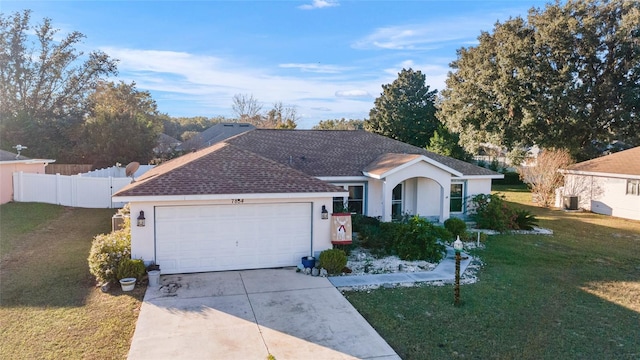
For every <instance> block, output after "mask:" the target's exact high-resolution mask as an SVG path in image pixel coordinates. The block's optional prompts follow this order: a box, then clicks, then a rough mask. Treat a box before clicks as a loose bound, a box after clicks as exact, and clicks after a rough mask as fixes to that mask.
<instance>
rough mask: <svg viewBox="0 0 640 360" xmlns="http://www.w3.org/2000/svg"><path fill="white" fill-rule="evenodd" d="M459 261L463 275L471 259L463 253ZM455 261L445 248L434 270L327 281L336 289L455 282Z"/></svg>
mask: <svg viewBox="0 0 640 360" xmlns="http://www.w3.org/2000/svg"><path fill="white" fill-rule="evenodd" d="M462 257H463V258H464V257H466V259H465V260H462V261H460V274H462V273H464V271H465V270H466V269H467V266H469V264H470V263H471V261H472V260H473V258H472V257H471V256H469V255H467V254H465V253H463V254H462ZM455 271H456V260H455V251H454V250H453V248H452V247H449V246H447V254H446V255H445V258H444V259H442V261H441V262H440V263H439V264H438V266H436V268H435V269H433V270H431V271H425V272H404V273H390V274H371V275H350V276H330V277H329V281H330V282H331V284H333V286H335V287H337V288H353V287H361V286H381V285H386V284H407V283H416V282H428V281H444V282H453V281H454V280H455V274H456V273H455Z"/></svg>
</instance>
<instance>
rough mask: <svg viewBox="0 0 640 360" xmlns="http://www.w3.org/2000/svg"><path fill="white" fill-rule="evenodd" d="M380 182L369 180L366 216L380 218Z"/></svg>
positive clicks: (381, 182)
mask: <svg viewBox="0 0 640 360" xmlns="http://www.w3.org/2000/svg"><path fill="white" fill-rule="evenodd" d="M383 183H384V182H383V181H382V180H377V179H371V180H369V183H368V185H367V192H368V194H367V196H368V199H367V213H366V215H367V216H371V217H378V216H382V185H383Z"/></svg>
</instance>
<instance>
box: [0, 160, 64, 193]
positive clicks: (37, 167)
mask: <svg viewBox="0 0 640 360" xmlns="http://www.w3.org/2000/svg"><path fill="white" fill-rule="evenodd" d="M54 161H55V160H51V159H30V158H28V157H26V156H22V155H16V154H14V153H11V152H9V151H4V150H0V204H4V203H8V202H9V201H12V200H13V173H14V172H24V173H32V174H44V173H45V170H44V169H45V167H46V166H47V164H49V163H52V162H54Z"/></svg>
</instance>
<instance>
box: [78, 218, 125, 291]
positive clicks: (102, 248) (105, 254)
mask: <svg viewBox="0 0 640 360" xmlns="http://www.w3.org/2000/svg"><path fill="white" fill-rule="evenodd" d="M128 259H131V231H130V229H129V227H127V226H125V227H124V228H123V229H121V230H118V231H114V232H112V233H110V234H100V235H96V236H95V237H94V238H93V242H92V244H91V251H90V252H89V258H88V260H89V271H90V272H91V274H92V275H93V276H95V277H96V280H97V281H98V282H101V283H102V282H116V281H118V280H119V279H118V274H117V271H118V266H119V265H120V262H121V261H122V260H128Z"/></svg>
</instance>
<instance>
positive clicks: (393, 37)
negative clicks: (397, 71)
mask: <svg viewBox="0 0 640 360" xmlns="http://www.w3.org/2000/svg"><path fill="white" fill-rule="evenodd" d="M488 19H490V18H488V17H482V16H480V17H472V18H447V19H443V20H441V21H438V22H429V23H425V24H420V23H417V24H403V25H393V26H386V27H380V28H377V29H375V30H374V31H373V32H372V33H371V34H369V35H367V36H365V37H363V38H361V39H359V40H357V41H355V42H354V43H353V44H352V45H351V46H352V47H353V48H355V49H387V50H430V49H435V48H438V47H440V46H442V44H444V43H447V42H450V41H459V40H464V39H467V40H466V42H473V40H474V39H475V38H477V36H478V35H480V29H490V28H492V25H493V22H492V21H489V20H488Z"/></svg>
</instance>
